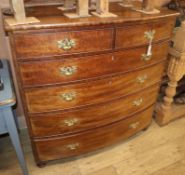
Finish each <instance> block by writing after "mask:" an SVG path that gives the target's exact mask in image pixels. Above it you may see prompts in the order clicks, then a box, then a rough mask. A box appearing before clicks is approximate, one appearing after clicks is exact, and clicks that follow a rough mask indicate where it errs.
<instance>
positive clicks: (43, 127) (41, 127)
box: [29, 84, 158, 137]
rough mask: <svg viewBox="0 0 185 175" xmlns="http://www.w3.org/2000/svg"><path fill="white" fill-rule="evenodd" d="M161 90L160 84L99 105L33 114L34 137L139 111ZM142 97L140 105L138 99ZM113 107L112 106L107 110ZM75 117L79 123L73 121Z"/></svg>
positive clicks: (82, 127) (80, 128) (92, 125)
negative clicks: (137, 102) (136, 103)
mask: <svg viewBox="0 0 185 175" xmlns="http://www.w3.org/2000/svg"><path fill="white" fill-rule="evenodd" d="M157 93H158V84H156V85H155V86H152V87H151V88H149V89H146V90H145V91H142V92H137V93H134V94H132V95H130V96H126V97H122V98H119V99H116V100H113V101H110V102H109V103H106V104H99V105H97V106H96V107H93V106H90V107H86V108H83V109H78V110H77V109H75V110H73V111H69V112H65V111H64V112H62V111H61V112H55V113H48V114H37V115H33V114H30V115H29V116H30V121H31V128H32V132H33V135H34V137H45V136H52V135H59V134H60V135H63V134H69V133H75V132H79V131H84V130H88V129H92V128H96V127H100V126H104V125H107V124H110V123H112V122H116V121H119V120H122V119H124V118H127V117H129V116H131V115H133V114H135V113H136V112H139V111H142V110H144V109H146V108H147V107H149V106H151V105H153V104H154V103H155V101H156V94H157ZM139 99H142V103H141V104H140V105H139V106H135V105H134V102H135V101H137V100H139ZM106 109H111V110H106ZM73 120H75V123H71V124H70V123H69V122H70V121H71V122H72V121H73Z"/></svg>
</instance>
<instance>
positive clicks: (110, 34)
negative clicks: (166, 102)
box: [5, 3, 177, 165]
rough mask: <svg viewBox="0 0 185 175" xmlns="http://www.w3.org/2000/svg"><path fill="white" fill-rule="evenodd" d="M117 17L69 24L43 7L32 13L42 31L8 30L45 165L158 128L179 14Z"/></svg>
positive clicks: (123, 12) (121, 13)
mask: <svg viewBox="0 0 185 175" xmlns="http://www.w3.org/2000/svg"><path fill="white" fill-rule="evenodd" d="M43 12H44V15H43ZM111 12H113V13H115V14H117V15H118V17H117V18H107V19H101V18H97V17H88V18H82V19H68V18H66V17H64V16H61V11H59V10H57V8H56V6H48V7H43V8H42V7H35V8H27V13H28V16H29V15H32V16H35V17H37V18H38V19H39V20H40V21H41V22H40V23H37V24H29V25H19V26H14V27H12V26H8V25H7V24H5V29H6V30H7V32H8V34H9V36H10V41H11V47H12V53H13V57H14V64H15V67H16V71H17V78H18V80H19V88H20V92H21V94H22V100H23V104H24V111H25V114H26V119H27V124H28V127H29V132H30V137H31V143H32V147H33V151H34V157H35V160H36V163H37V164H38V165H42V164H43V163H46V162H47V161H48V160H54V159H58V158H65V157H70V156H76V155H80V154H83V153H87V152H90V151H93V150H96V149H98V148H102V147H105V146H108V145H111V144H113V143H116V142H118V141H120V140H122V139H126V138H128V137H130V136H132V135H134V134H136V133H137V132H138V131H140V130H142V129H145V128H147V127H148V126H149V124H150V121H151V119H152V111H153V107H154V104H155V101H156V98H157V93H158V89H159V84H160V79H161V76H162V74H163V70H164V67H165V63H166V62H165V60H166V57H167V50H168V45H169V44H168V43H169V39H170V34H171V32H172V28H173V23H174V20H175V17H176V16H177V13H176V12H172V11H169V10H166V9H163V10H162V11H161V14H157V15H141V14H140V13H138V12H133V11H131V10H128V9H125V8H123V7H121V6H119V5H118V4H117V3H113V4H112V6H111ZM154 30H155V31H154ZM153 31H154V32H153ZM146 32H147V33H148V32H149V33H152V35H153V36H150V37H149V38H148V39H145V37H146ZM66 37H67V38H66ZM64 50H65V51H64ZM155 84H156V85H155ZM149 106H151V108H150V109H147V108H148V107H149Z"/></svg>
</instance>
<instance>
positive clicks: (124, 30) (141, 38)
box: [115, 21, 174, 49]
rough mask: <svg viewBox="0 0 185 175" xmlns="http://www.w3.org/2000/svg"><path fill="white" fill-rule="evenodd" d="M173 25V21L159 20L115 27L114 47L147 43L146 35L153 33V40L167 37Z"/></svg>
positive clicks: (127, 46)
mask: <svg viewBox="0 0 185 175" xmlns="http://www.w3.org/2000/svg"><path fill="white" fill-rule="evenodd" d="M173 27H174V23H173V22H172V21H161V22H159V23H147V24H140V25H136V26H128V27H120V28H117V30H116V43H115V47H116V49H122V48H130V47H135V46H140V45H144V44H148V43H149V38H148V37H147V36H148V35H150V36H151V35H153V37H154V38H153V42H157V41H160V40H164V39H169V38H170V36H171V33H172V29H173ZM166 29H170V30H166ZM153 32H154V33H153Z"/></svg>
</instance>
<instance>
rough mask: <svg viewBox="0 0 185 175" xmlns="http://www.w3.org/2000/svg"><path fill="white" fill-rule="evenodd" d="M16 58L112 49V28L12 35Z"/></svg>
mask: <svg viewBox="0 0 185 175" xmlns="http://www.w3.org/2000/svg"><path fill="white" fill-rule="evenodd" d="M14 43H15V51H16V55H17V59H22V60H26V59H28V58H29V59H34V58H38V57H39V58H40V57H42V58H44V57H46V56H58V55H69V54H77V53H87V52H99V51H107V50H111V49H112V43H113V29H97V30H82V31H70V32H69V31H67V32H62V31H60V30H54V31H53V30H52V31H47V32H45V31H43V32H38V33H36V32H29V33H26V32H25V33H24V32H21V33H17V34H15V35H14Z"/></svg>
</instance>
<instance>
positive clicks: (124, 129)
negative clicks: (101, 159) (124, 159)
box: [34, 107, 153, 161]
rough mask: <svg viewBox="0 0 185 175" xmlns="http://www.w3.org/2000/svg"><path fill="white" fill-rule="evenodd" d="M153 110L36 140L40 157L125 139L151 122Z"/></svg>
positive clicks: (60, 155)
mask: <svg viewBox="0 0 185 175" xmlns="http://www.w3.org/2000/svg"><path fill="white" fill-rule="evenodd" d="M152 110H153V107H151V108H149V109H148V110H146V111H144V112H142V113H139V114H136V115H135V116H134V117H131V118H128V119H125V120H123V121H121V122H119V123H114V124H112V125H108V126H105V127H102V128H98V129H93V130H90V131H88V132H84V133H82V134H78V135H73V136H68V137H58V138H51V139H41V140H34V143H35V145H36V149H37V152H38V155H39V159H40V160H44V161H46V160H53V159H59V158H65V157H71V156H77V155H80V154H84V153H86V152H89V151H93V150H96V149H99V148H102V147H105V146H108V145H110V144H113V143H116V142H118V141H121V140H124V139H126V138H128V137H130V136H131V135H133V134H135V133H137V132H138V131H140V130H142V129H144V128H145V127H147V126H148V125H149V124H150V122H151V118H152V116H151V112H152ZM135 123H138V126H137V128H132V127H131V125H132V124H135ZM75 143H76V144H77V143H78V146H77V149H73V150H70V149H69V148H68V145H71V144H75Z"/></svg>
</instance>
